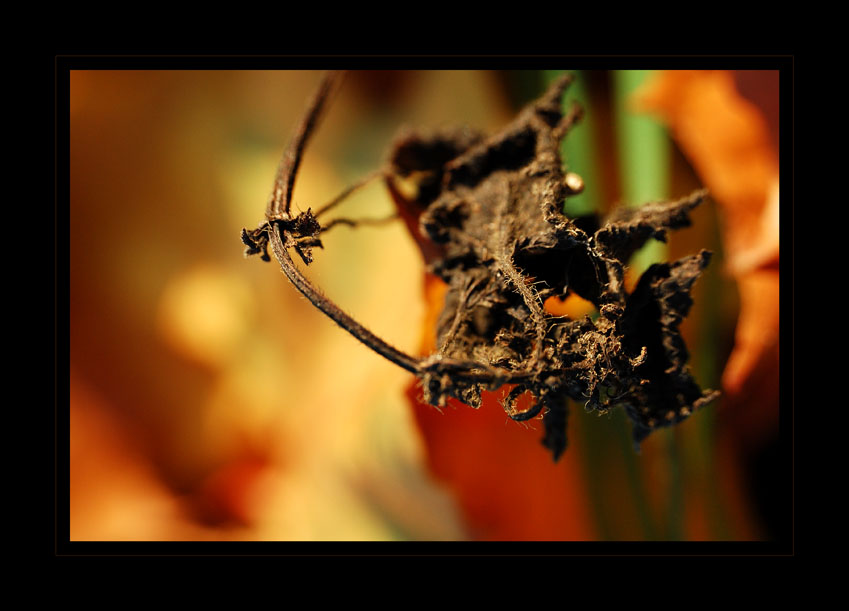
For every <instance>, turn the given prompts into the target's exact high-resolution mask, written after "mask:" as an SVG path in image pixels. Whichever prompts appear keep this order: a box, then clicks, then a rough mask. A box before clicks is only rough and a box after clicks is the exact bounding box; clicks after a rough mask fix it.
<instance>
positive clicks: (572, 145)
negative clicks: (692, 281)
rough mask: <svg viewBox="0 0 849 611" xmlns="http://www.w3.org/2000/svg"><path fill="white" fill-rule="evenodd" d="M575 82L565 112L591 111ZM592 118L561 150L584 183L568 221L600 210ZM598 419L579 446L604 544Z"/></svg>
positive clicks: (607, 531) (605, 435)
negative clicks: (571, 109)
mask: <svg viewBox="0 0 849 611" xmlns="http://www.w3.org/2000/svg"><path fill="white" fill-rule="evenodd" d="M563 72H564V71H563V70H546V71H544V72H543V75H542V76H543V81H544V82H543V89H545V88H547V87H548V86H549V85H550V84H551V83H552V82H553V81H554V80H556V79H557V78H559V77H560V76H561V75H562V74H563ZM571 72H572V74H573V75H574V76H575V80H574V81H573V82H572V84H571V85H570V86H569V89H568V90H567V92H566V96H565V100H564V107H563V109H564V111H566V110H568V108H569V106H570V105H571V103H572V101H573V100H574V101H576V102H578V103H579V104H580V105H581V106H582V107H583V108H584V109H590V108H591V104H590V99H589V94H588V92H587V88H586V85H585V82H586V78H585V75H584V74H582V73H581V72H580V71H571ZM593 121H594V119H593V116H592V113H591V112H586V113H584V116H583V118H582V119H581V121H580V123H578V124H577V125H576V126H575V127H573V128H572V129H571V130H570V131H569V133H568V134H567V135H566V138H564V140H563V144H562V145H561V148H560V154H561V155H562V158H563V162H564V164H565V165H566V167H567V168H568V169H569V170H570V171H572V172H576V173H577V174H580V175H581V177H582V178H583V179H584V191H583V192H582V193H581V194H580V195H576V196H573V197H569V198H568V199H567V200H566V202H565V204H564V206H563V212H564V213H565V214H566V215H567V216H570V217H575V216H581V215H585V214H591V213H593V212H596V211H600V210H601V209H602V206H601V202H600V201H599V196H598V193H599V187H598V184H599V183H598V181H599V176H600V172H599V171H598V156H597V151H596V147H595V139H594V136H593V129H592V127H593ZM602 424H603V423H602V422H601V419H599V418H583V419H582V420H581V424H580V428H579V429H578V431H579V434H580V435H581V441H582V443H581V444H580V448H581V456H582V461H581V463H582V465H583V469H584V479H585V481H586V487H587V495H588V496H589V500H590V505H591V506H592V513H593V517H594V520H595V524H596V528H597V529H598V536H599V538H600V539H601V540H603V541H609V540H612V539H614V538H615V531H614V528H613V524H612V522H611V517H610V516H609V515H608V512H607V509H606V507H607V504H606V503H605V502H604V485H605V482H607V481H609V480H608V478H606V477H604V470H605V464H607V462H608V459H609V453H608V452H607V451H606V449H607V445H608V444H609V442H610V431H609V430H608V429H607V427H606V426H601V425H602Z"/></svg>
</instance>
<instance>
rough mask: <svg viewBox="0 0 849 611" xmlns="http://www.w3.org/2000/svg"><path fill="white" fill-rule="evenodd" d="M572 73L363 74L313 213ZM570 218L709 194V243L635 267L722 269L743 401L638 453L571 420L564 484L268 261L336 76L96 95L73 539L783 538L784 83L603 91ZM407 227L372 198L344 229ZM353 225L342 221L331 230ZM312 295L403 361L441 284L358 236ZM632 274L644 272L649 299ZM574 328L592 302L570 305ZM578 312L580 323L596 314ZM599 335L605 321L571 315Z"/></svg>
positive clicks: (610, 426) (705, 78) (81, 75)
mask: <svg viewBox="0 0 849 611" xmlns="http://www.w3.org/2000/svg"><path fill="white" fill-rule="evenodd" d="M558 74H559V73H558V72H554V71H433V72H431V71H364V72H350V73H348V74H347V75H346V77H345V79H344V81H343V84H342V87H341V88H340V89H339V91H338V92H337V93H336V95H335V96H334V97H333V99H332V100H331V103H330V106H329V108H328V111H327V112H326V114H325V118H324V120H323V122H322V123H321V125H320V127H319V129H318V131H317V132H316V134H315V136H314V138H313V140H312V141H311V143H310V145H309V147H308V148H307V151H306V155H305V158H304V161H303V163H302V166H301V171H300V174H299V176H298V178H297V181H296V184H295V191H294V198H293V206H294V207H295V210H298V209H300V210H305V209H307V208H309V207H311V208H313V209H314V210H315V209H316V208H317V207H319V206H320V205H322V204H323V203H326V202H328V201H330V200H331V199H333V197H334V196H335V195H337V194H338V193H339V192H341V191H342V190H343V189H344V188H345V187H346V186H348V185H349V184H351V183H353V182H354V181H356V180H357V179H359V178H361V177H363V176H364V175H365V174H367V173H369V172H370V171H372V170H374V169H376V168H377V167H379V166H380V164H381V163H382V162H383V161H384V159H385V157H386V155H387V153H388V146H389V144H390V143H391V139H392V136H393V134H394V133H395V132H396V131H397V130H398V129H399V128H400V127H402V126H404V125H407V126H413V127H415V126H425V127H435V126H450V125H462V124H467V125H470V126H472V127H475V128H479V129H483V130H486V131H488V132H494V131H496V130H498V129H499V128H500V127H503V126H504V125H506V124H507V123H508V122H509V121H510V120H511V119H512V118H513V116H514V115H515V114H516V112H517V111H518V110H519V109H520V108H521V107H522V106H523V105H524V104H525V103H527V102H529V101H531V100H533V99H534V98H536V97H537V96H538V95H540V94H541V93H542V92H543V91H544V89H545V87H546V85H547V84H548V83H549V82H550V81H551V80H552V79H553V78H556V76H557V75H558ZM573 74H574V75H575V77H576V81H575V83H574V84H573V85H572V87H571V88H570V89H569V91H568V92H567V96H566V99H567V101H569V100H571V99H577V100H578V101H580V102H581V104H582V105H583V106H584V108H585V111H586V113H585V119H584V121H583V122H582V123H581V124H580V125H579V126H578V127H576V128H575V129H574V131H573V132H572V133H571V134H570V135H569V136H567V140H566V142H565V143H564V151H563V152H564V162H565V163H566V165H567V166H568V167H569V169H570V170H572V171H576V172H578V173H579V174H581V175H582V176H583V178H584V181H585V183H586V185H587V187H586V190H585V191H584V193H583V194H582V195H581V196H579V197H576V198H571V199H570V200H568V201H567V202H566V208H567V212H569V213H570V214H579V213H586V212H591V211H596V212H599V213H601V214H604V213H605V212H607V211H609V210H611V209H612V208H613V207H614V206H616V205H637V204H640V203H644V202H646V201H650V200H658V199H666V198H678V197H681V196H684V195H687V194H688V193H690V192H691V191H692V190H694V189H696V188H700V187H703V186H704V187H707V188H709V189H710V191H711V198H710V200H709V201H708V202H706V203H705V204H704V205H702V206H701V207H700V208H698V209H697V210H696V211H695V213H694V214H693V221H694V223H693V226H692V227H691V228H688V229H685V230H682V231H678V232H676V233H673V234H671V235H670V239H669V242H668V243H666V244H660V243H653V244H651V245H649V246H648V247H647V248H646V249H644V251H642V252H640V253H638V255H637V257H636V258H635V260H634V261H633V272H634V273H633V274H632V276H635V275H636V274H637V273H638V272H639V271H641V270H642V269H643V268H644V267H645V266H646V265H648V264H649V263H650V262H651V261H654V260H661V259H663V260H667V259H674V258H678V257H681V256H685V255H687V254H691V253H694V252H697V251H698V250H699V249H701V248H708V249H710V250H712V251H713V252H714V253H715V258H714V259H713V261H712V263H711V265H710V266H709V268H708V270H707V271H706V273H705V274H704V276H703V277H702V278H701V279H700V281H699V282H698V283H697V285H696V287H695V291H694V295H693V296H694V300H695V305H694V306H693V309H692V311H691V314H690V316H689V318H688V319H687V320H686V321H685V323H684V325H683V327H682V328H683V332H684V335H685V338H686V340H687V345H688V347H689V349H690V352H691V365H692V369H693V372H694V374H695V377H696V379H697V380H698V381H699V382H700V384H701V385H702V386H703V387H705V388H719V389H721V390H722V391H723V396H722V398H721V399H720V400H719V402H717V403H715V404H713V405H711V406H709V407H707V408H705V409H704V410H702V411H701V412H699V413H697V414H695V415H694V416H692V417H691V418H690V419H689V420H687V421H686V422H684V423H683V424H681V425H679V426H678V427H676V428H674V429H670V430H663V431H660V432H658V433H655V434H653V435H652V436H651V437H649V438H648V439H647V440H646V441H645V442H643V445H642V449H641V452H640V453H639V454H637V453H635V452H634V449H633V446H632V444H631V441H630V425H629V424H628V422H627V419H626V418H625V417H624V414H622V413H620V412H617V413H614V414H612V415H610V416H605V417H602V418H599V417H597V416H594V415H590V414H586V413H584V412H583V408H582V407H581V406H577V405H573V406H572V412H571V416H570V421H569V438H570V447H569V449H568V450H567V452H566V453H565V455H564V456H563V457H562V458H561V460H560V461H559V462H558V463H553V462H552V461H551V458H550V455H549V454H548V453H547V452H546V451H545V449H544V448H543V446H542V445H541V443H540V439H541V437H542V427H541V424H540V423H539V422H538V421H533V422H532V423H530V424H528V425H522V424H520V423H516V422H512V421H510V420H509V418H507V417H506V416H505V414H504V412H503V410H502V409H501V408H500V407H499V406H498V405H497V404H496V403H495V402H494V400H493V401H490V402H488V403H486V404H485V405H484V406H483V407H482V408H481V409H480V410H477V411H475V410H471V409H469V408H450V407H449V408H448V409H446V410H443V411H442V412H439V411H437V410H436V409H434V408H432V407H429V406H423V405H421V404H420V403H419V402H418V401H417V397H418V392H417V389H416V387H415V384H414V380H413V379H412V376H410V375H409V374H407V373H406V372H404V371H403V370H401V369H400V368H398V367H396V366H395V365H392V364H390V363H389V362H388V361H385V360H384V359H383V358H382V357H379V356H377V355H376V354H374V353H373V352H371V351H370V350H369V349H367V348H366V347H364V346H362V345H361V344H359V343H358V342H357V341H356V340H355V339H353V338H352V337H351V336H350V335H348V334H347V333H346V332H344V331H342V330H341V329H339V328H338V327H337V326H336V325H335V324H334V323H332V322H331V321H330V320H329V319H327V318H326V317H324V315H323V314H321V313H320V312H318V311H317V310H315V309H314V308H313V306H312V305H310V304H309V303H308V302H307V301H306V300H305V299H303V298H302V297H301V296H300V294H299V293H298V292H297V291H296V290H295V289H294V288H293V287H292V286H291V285H290V284H289V282H288V281H287V280H286V278H285V276H283V274H282V273H281V272H280V269H279V267H278V266H277V264H276V262H272V263H263V262H261V261H260V260H259V259H257V258H251V259H245V258H244V257H243V256H242V251H243V245H242V244H241V242H240V240H239V232H240V230H241V229H242V227H247V228H249V229H252V228H254V227H256V225H257V224H258V222H259V221H260V220H261V219H262V217H263V213H264V209H265V205H266V202H267V199H268V194H269V192H270V190H271V187H272V182H273V177H274V173H275V170H276V167H277V164H278V162H279V159H280V156H281V154H282V152H283V150H284V148H285V146H286V144H287V142H288V139H289V137H290V135H291V133H292V132H293V130H294V128H295V126H296V124H297V123H298V121H299V120H300V118H301V116H302V114H303V112H304V110H305V108H306V105H307V103H308V100H309V99H310V97H311V96H312V94H313V92H314V90H315V88H316V86H317V84H318V82H319V79H320V77H321V73H319V72H313V71H209V70H203V71H141V70H131V71H107V70H94V71H72V72H71V75H70V146H71V148H70V180H71V184H70V193H71V201H70V320H71V329H70V508H69V510H70V536H71V540H78V541H103V540H177V541H179V540H240V541H254V540H285V541H294V540H302V541H311V540H332V541H348V540H358V541H361V540H369V541H370V540H380V541H384V540H390V541H398V540H413V541H416V540H612V541H621V540H693V541H701V540H760V539H770V538H775V537H777V536H779V535H783V534H784V532H785V529H786V527H787V524H786V519H787V515H788V508H789V506H790V503H791V495H790V490H789V487H788V486H787V476H788V462H787V460H786V459H785V458H786V457H785V454H786V453H785V452H780V451H779V438H778V431H779V429H778V415H779V414H778V400H779V392H778V314H779V301H778V286H779V281H778V251H779V248H778V150H779V143H778V117H779V114H778V111H779V107H778V83H779V73H778V72H777V71H668V72H667V71H578V72H573ZM393 212H394V209H393V204H392V202H391V200H390V198H389V195H388V193H387V192H386V189H385V187H384V186H383V185H382V184H380V183H379V182H374V183H372V184H370V185H368V186H367V187H365V188H363V189H362V190H360V191H358V192H357V193H355V194H354V195H353V196H352V197H351V198H350V199H349V200H346V202H345V203H344V204H342V205H341V206H340V207H339V208H338V209H337V213H338V215H339V216H345V217H348V218H377V217H383V216H388V215H390V214H392V213H393ZM331 216H332V215H331ZM323 242H324V249H323V250H316V251H315V252H314V256H315V262H314V263H313V264H312V265H310V266H309V268H308V269H307V270H306V272H305V273H306V274H307V275H308V276H309V277H310V278H311V279H312V280H313V281H314V283H315V284H316V285H317V286H319V287H321V288H322V289H323V290H324V291H325V293H326V294H327V295H328V296H329V297H330V298H331V299H333V300H334V301H335V302H336V303H337V304H339V305H340V306H341V307H343V308H344V309H345V310H346V311H348V312H349V313H351V314H352V315H353V316H354V318H356V319H357V320H359V321H360V322H362V323H363V324H364V325H365V326H367V327H368V328H370V329H371V330H372V331H374V332H375V333H376V334H377V335H379V336H380V337H382V338H384V339H386V340H387V341H389V342H390V343H392V344H394V345H395V346H397V347H398V348H400V349H402V350H404V351H406V352H408V353H411V354H419V353H422V351H426V350H427V346H428V344H429V342H432V337H431V335H432V333H433V330H432V328H431V326H432V319H433V317H434V315H435V311H436V310H438V308H439V307H440V303H439V295H440V287H439V286H438V283H436V282H435V281H434V280H433V279H428V278H427V277H426V274H425V270H424V265H423V262H422V258H421V255H420V254H419V251H418V248H417V246H416V244H415V242H414V241H413V240H412V239H411V238H410V236H409V234H408V233H407V230H406V228H405V227H404V225H403V223H402V222H400V221H398V222H394V223H389V224H385V225H381V226H374V227H372V226H364V227H360V228H357V229H351V228H348V227H344V226H339V227H336V228H334V229H333V230H332V231H330V232H328V233H327V234H326V235H325V236H324V237H323ZM634 279H635V277H632V280H634ZM567 305H568V304H567ZM570 307H572V306H570ZM574 307H575V308H576V309H575V313H576V314H579V313H580V307H581V306H580V305H574Z"/></svg>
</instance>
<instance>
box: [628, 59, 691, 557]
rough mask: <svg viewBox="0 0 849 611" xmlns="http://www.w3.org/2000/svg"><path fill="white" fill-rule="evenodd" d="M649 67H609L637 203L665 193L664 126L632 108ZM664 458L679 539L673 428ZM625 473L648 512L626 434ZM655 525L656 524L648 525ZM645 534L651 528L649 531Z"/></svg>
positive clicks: (655, 250) (659, 255)
mask: <svg viewBox="0 0 849 611" xmlns="http://www.w3.org/2000/svg"><path fill="white" fill-rule="evenodd" d="M650 74H651V71H649V70H616V71H614V72H613V104H614V113H613V116H614V121H615V125H616V137H617V143H616V148H617V150H618V151H619V175H620V179H621V185H622V198H623V200H624V201H625V203H627V204H628V205H631V206H639V205H642V204H644V203H646V202H649V201H660V200H664V199H668V197H669V184H670V159H671V150H670V142H669V136H668V134H667V133H666V129H665V128H664V127H663V126H662V125H661V124H660V123H658V122H657V121H655V120H654V119H652V118H651V117H649V116H646V115H641V114H637V113H635V112H633V111H632V110H631V108H630V106H629V101H630V98H631V95H632V94H633V93H634V91H635V90H636V89H637V88H638V87H639V86H640V85H642V84H643V83H644V82H645V81H646V79H647V78H648V77H649V76H650ZM666 254H667V253H666V247H665V245H664V244H662V243H661V242H657V241H655V240H650V241H649V243H648V244H646V245H645V246H644V247H643V248H642V249H640V251H639V252H637V254H635V255H634V258H633V259H632V260H631V269H632V273H633V274H634V276H635V277H638V276H639V275H640V274H642V273H643V272H644V271H645V270H646V269H647V268H648V267H649V266H650V265H651V264H652V263H656V262H659V261H662V260H664V259H665V258H666ZM662 435H663V440H664V444H665V446H666V447H665V449H666V455H667V463H668V469H669V472H668V477H669V489H668V491H667V493H668V494H667V499H668V506H667V511H666V520H665V523H666V528H665V533H664V534H665V536H666V538H667V539H671V540H679V539H681V538H682V536H683V510H684V491H683V485H682V481H681V469H680V452H679V451H678V446H677V443H676V439H675V431H672V430H667V431H663V433H662ZM623 445H624V447H623V452H624V453H625V455H626V460H627V461H628V463H629V464H628V469H629V473H632V475H633V477H634V482H633V484H634V494H635V496H636V501H637V504H638V506H639V507H640V508H641V513H642V512H643V511H645V512H646V513H647V514H648V500H647V499H646V495H645V488H644V486H643V482H642V479H641V478H640V473H639V470H638V469H637V465H636V464H635V458H634V456H633V451H632V450H631V447H630V445H631V444H630V440H627V443H624V444H623ZM651 530H654V529H651ZM647 534H649V533H647Z"/></svg>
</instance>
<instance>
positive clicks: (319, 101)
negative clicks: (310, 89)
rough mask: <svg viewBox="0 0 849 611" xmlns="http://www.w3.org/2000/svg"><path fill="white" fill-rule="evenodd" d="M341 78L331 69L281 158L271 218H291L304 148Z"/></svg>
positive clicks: (270, 207)
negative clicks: (294, 192)
mask: <svg viewBox="0 0 849 611" xmlns="http://www.w3.org/2000/svg"><path fill="white" fill-rule="evenodd" d="M339 80H340V73H338V72H328V73H327V74H326V75H325V76H324V78H322V80H321V84H320V85H319V88H318V91H317V92H316V94H315V96H314V97H313V99H312V101H311V102H310V106H309V109H308V110H307V114H306V116H305V117H304V118H303V120H302V121H301V122H300V124H299V125H298V129H297V131H296V132H295V135H294V136H293V137H292V139H291V140H290V141H289V146H288V147H287V149H286V152H285V153H284V155H283V158H282V159H281V160H280V165H279V166H278V167H277V174H276V175H275V177H274V189H273V190H272V192H271V198H270V199H269V202H268V208H267V209H266V216H267V217H268V220H272V219H277V218H287V219H288V218H289V211H290V208H291V205H292V190H293V189H294V186H295V176H297V174H298V167H299V166H300V165H301V159H302V157H303V155H304V149H305V148H306V145H307V142H309V139H310V137H311V136H312V133H313V131H314V130H315V126H316V125H317V123H318V120H319V118H320V117H321V112H322V110H324V106H325V102H327V98H328V96H329V95H330V92H331V90H332V89H333V88H334V87H335V86H336V84H337V83H338V82H339ZM281 207H282V208H283V212H282V214H281V211H280V208H281Z"/></svg>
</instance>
